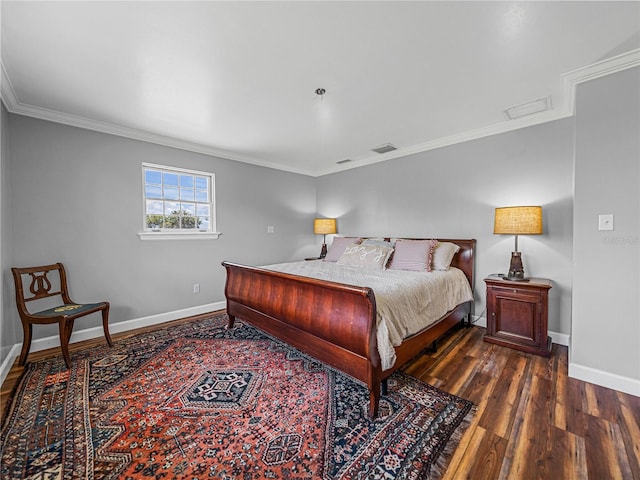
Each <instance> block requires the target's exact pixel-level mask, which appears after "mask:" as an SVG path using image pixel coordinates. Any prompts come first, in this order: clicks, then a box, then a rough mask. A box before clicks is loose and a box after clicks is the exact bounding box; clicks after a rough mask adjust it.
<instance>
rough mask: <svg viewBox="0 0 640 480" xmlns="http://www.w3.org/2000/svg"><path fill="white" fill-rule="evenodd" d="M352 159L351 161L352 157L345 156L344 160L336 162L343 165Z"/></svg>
mask: <svg viewBox="0 0 640 480" xmlns="http://www.w3.org/2000/svg"><path fill="white" fill-rule="evenodd" d="M350 161H351V159H350V158H345V159H344V160H339V161H337V162H336V163H337V164H338V165H342V164H343V163H349V162H350Z"/></svg>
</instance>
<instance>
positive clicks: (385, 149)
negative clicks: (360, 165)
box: [371, 143, 397, 153]
mask: <svg viewBox="0 0 640 480" xmlns="http://www.w3.org/2000/svg"><path fill="white" fill-rule="evenodd" d="M394 150H397V148H396V147H395V146H393V145H392V144H390V143H385V144H384V145H380V146H379V147H376V148H372V149H371V151H372V152H376V153H387V152H393V151H394Z"/></svg>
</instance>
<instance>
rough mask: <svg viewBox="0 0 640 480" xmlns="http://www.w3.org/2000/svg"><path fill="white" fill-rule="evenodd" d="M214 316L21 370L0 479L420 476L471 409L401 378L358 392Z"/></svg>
mask: <svg viewBox="0 0 640 480" xmlns="http://www.w3.org/2000/svg"><path fill="white" fill-rule="evenodd" d="M225 324H226V317H225V316H224V315H215V316H212V317H211V318H207V319H204V320H198V321H194V322H193V323H188V324H183V325H177V326H172V327H170V328H167V329H163V330H159V331H155V332H152V333H148V334H141V335H137V336H134V337H130V338H127V339H123V340H120V341H118V342H116V344H115V345H114V347H112V348H111V349H109V348H107V347H106V346H105V347H97V348H94V349H91V350H85V351H81V352H76V353H75V354H73V355H72V368H71V369H70V370H66V368H65V366H64V362H63V360H62V359H61V358H58V357H53V358H50V359H47V360H43V361H40V362H34V363H29V364H28V368H27V369H26V370H25V374H24V376H23V378H22V381H21V383H20V385H19V386H18V389H17V391H16V394H15V395H14V400H13V403H12V405H11V408H10V410H9V412H8V415H7V416H6V418H5V421H4V424H3V427H2V436H1V441H2V447H1V451H0V461H1V462H2V464H1V465H2V466H1V470H0V472H1V474H2V478H3V479H18V478H28V479H35V478H38V479H62V478H64V479H71V478H73V479H116V478H117V479H137V478H143V479H144V478H149V479H178V478H180V479H182V478H184V479H210V478H219V479H243V480H252V479H262V478H266V479H351V478H353V479H355V478H363V479H364V478H366V479H403V480H404V479H422V478H429V477H428V475H429V472H430V470H431V468H432V466H433V465H434V464H435V463H436V462H437V461H440V462H441V461H442V457H441V454H442V452H443V450H444V449H445V446H446V445H447V443H448V442H449V448H451V447H452V446H453V447H455V441H453V440H451V437H452V436H458V435H459V434H460V432H461V430H462V429H463V428H464V425H465V422H466V421H468V420H469V417H470V415H471V413H470V412H471V409H472V404H471V403H470V402H468V401H466V400H463V399H460V398H458V397H455V396H453V395H449V394H447V393H444V392H440V391H439V390H437V389H435V388H433V387H430V386H429V385H427V384H425V383H423V382H420V381H418V380H416V379H414V378H412V377H409V376H407V375H405V374H402V373H399V372H397V373H395V374H394V375H393V376H392V377H391V378H390V381H389V394H388V395H386V396H384V397H383V398H382V400H381V405H380V416H379V418H377V419H376V420H374V421H371V420H369V419H368V418H367V415H366V413H367V409H368V400H369V396H368V391H367V389H366V387H364V386H363V385H361V384H360V383H358V382H356V381H354V380H353V379H351V378H349V377H346V376H345V375H343V374H340V373H338V372H336V371H334V370H333V369H331V368H329V367H327V366H326V365H324V364H321V363H319V362H317V361H315V360H313V359H311V358H309V357H307V356H305V355H303V354H302V353H300V352H298V351H297V350H294V349H292V348H291V347H289V346H287V345H285V344H283V343H282V342H280V341H277V340H275V339H273V338H271V337H268V336H267V335H265V334H263V333H262V332H260V331H259V330H257V329H255V328H253V327H251V326H249V325H246V324H243V323H242V322H237V323H236V327H235V328H234V329H232V330H226V329H225V328H224V326H225Z"/></svg>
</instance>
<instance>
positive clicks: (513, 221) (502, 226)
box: [493, 207, 542, 281]
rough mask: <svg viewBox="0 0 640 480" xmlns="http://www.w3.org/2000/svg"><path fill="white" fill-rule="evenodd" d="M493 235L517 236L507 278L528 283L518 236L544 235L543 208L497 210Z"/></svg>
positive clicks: (502, 208) (504, 208)
mask: <svg viewBox="0 0 640 480" xmlns="http://www.w3.org/2000/svg"><path fill="white" fill-rule="evenodd" d="M493 233H495V234H501V235H515V236H516V246H515V249H514V251H513V252H511V263H510V265H509V273H508V275H507V276H506V277H505V278H506V279H507V280H512V281H526V280H527V278H526V277H525V276H524V268H523V266H522V254H521V253H520V252H519V251H518V235H540V234H541V233H542V207H500V208H496V213H495V218H494V223H493Z"/></svg>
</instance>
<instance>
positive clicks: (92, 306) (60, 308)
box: [11, 263, 113, 368]
mask: <svg viewBox="0 0 640 480" xmlns="http://www.w3.org/2000/svg"><path fill="white" fill-rule="evenodd" d="M11 272H12V273H13V280H14V282H15V285H16V306H17V307H18V313H19V314H20V320H21V321H22V329H23V330H24V341H23V342H22V351H21V352H20V359H19V360H18V365H20V366H22V365H24V364H25V362H26V360H27V356H28V354H29V349H30V348H31V333H32V325H33V324H34V323H36V324H49V323H57V324H58V330H59V332H60V346H61V348H62V356H63V357H64V363H65V364H66V365H67V368H70V367H71V359H70V358H69V338H70V337H71V331H72V330H73V322H74V321H75V319H76V318H79V317H83V316H85V315H89V314H91V313H95V312H100V311H101V312H102V328H103V330H104V337H105V338H106V340H107V343H108V344H109V346H112V345H113V342H112V341H111V336H110V335H109V302H100V303H86V304H79V303H76V302H74V301H73V300H71V298H70V297H69V290H68V289H67V275H66V273H65V270H64V266H63V265H62V263H56V264H54V265H45V266H42V267H27V268H12V269H11ZM52 272H53V275H52V278H51V279H50V278H48V276H47V275H49V274H51V273H52ZM27 275H28V276H29V277H30V278H31V281H30V283H29V286H28V288H27V290H26V292H27V294H28V295H29V294H30V295H29V296H28V297H27V296H25V288H24V285H26V282H25V283H24V285H23V277H24V279H25V280H29V277H27ZM52 281H53V282H54V283H53V284H52ZM56 296H59V297H60V298H61V303H59V302H58V301H56V304H55V306H53V307H49V308H47V309H46V310H42V311H38V312H36V313H30V312H29V310H28V309H27V303H29V302H33V301H36V300H41V301H43V302H45V301H46V302H50V301H52V299H50V298H49V297H56ZM47 299H49V300H47ZM40 303H42V302H40Z"/></svg>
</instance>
